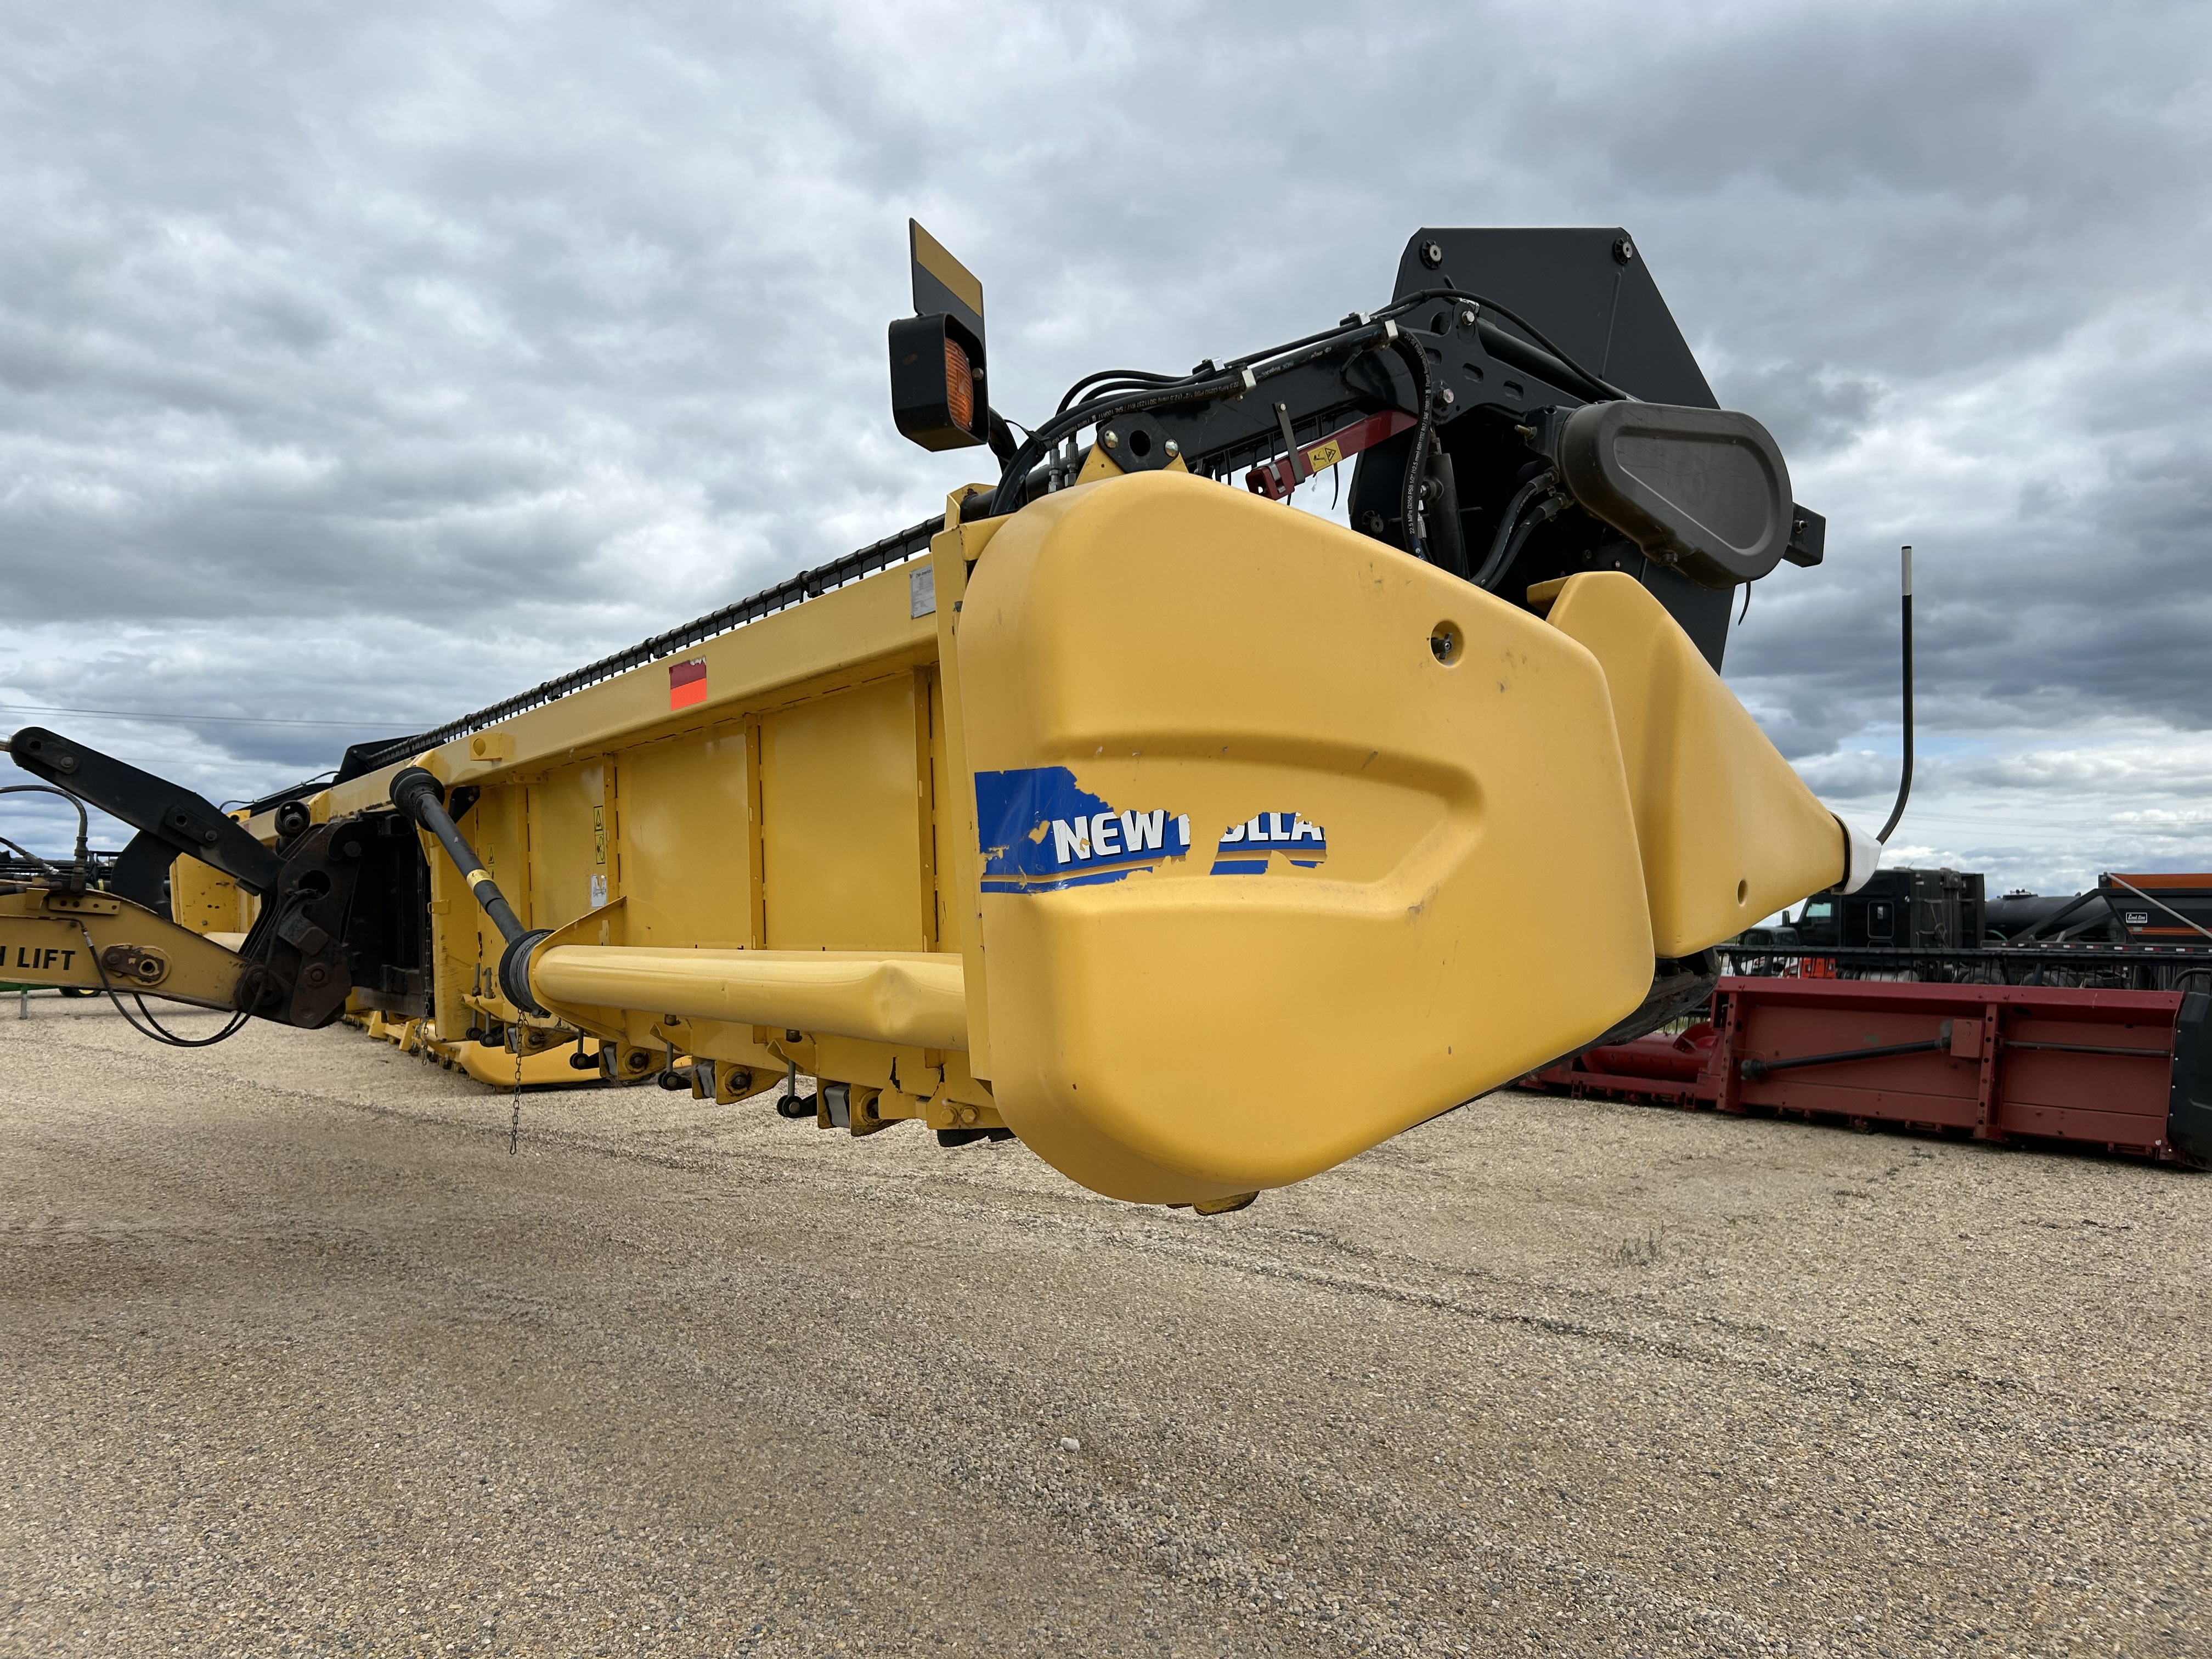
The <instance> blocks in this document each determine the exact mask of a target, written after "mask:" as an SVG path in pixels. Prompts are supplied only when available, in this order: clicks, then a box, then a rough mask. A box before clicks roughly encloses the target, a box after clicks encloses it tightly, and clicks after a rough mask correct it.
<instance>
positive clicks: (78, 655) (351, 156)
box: [0, 0, 2212, 891]
mask: <svg viewBox="0 0 2212 1659" xmlns="http://www.w3.org/2000/svg"><path fill="white" fill-rule="evenodd" d="M64 18H65V19H66V21H58V20H62V19H64ZM7 30H8V41H9V52H7V54H6V56H5V58H4V59H0V155H4V156H5V158H6V160H5V161H4V163H0V192H4V195H3V196H0V213H4V216H5V222H6V225H7V230H6V233H5V234H4V235H0V708H6V709H12V710H16V711H24V712H21V713H19V714H13V715H11V714H5V713H0V725H5V726H14V725H17V724H24V723H28V722H30V721H32V720H36V721H38V722H40V723H43V724H49V725H53V726H58V727H59V728H61V729H63V730H65V731H73V732H77V733H79V734H81V735H82V736H83V737H84V738H87V739H88V740H90V741H93V742H95V743H100V742H104V743H105V744H106V745H108V746H110V747H112V749H114V750H116V751H118V752H119V753H121V754H123V755H125V756H126V757H129V758H131V759H133V760H135V761H137V762H138V763H141V764H145V765H149V766H152V767H155V768H156V769H161V770H163V771H166V772H168V773H171V774H173V775H178V776H180V777H183V778H185V779H187V780H189V781H191V782H192V783H193V784H194V785H195V786H197V787H201V788H203V789H204V790H205V791H207V792H208V793H210V795H211V796H213V797H214V798H216V799H226V798H232V797H240V796H246V795H250V794H252V793H258V791H261V790H263V789H266V788H269V787H275V786H276V785H279V784H283V783H285V782H289V781H293V780H294V779H296V778H299V777H301V776H305V775H309V774H312V773H314V772H317V771H319V770H321V769H324V768H325V767H327V766H329V765H331V763H333V762H334V761H335V759H336V757H337V751H338V750H339V749H340V748H341V747H342V746H343V744H345V743H347V742H349V741H354V740H356V739H358V738H366V737H371V736H376V735H381V734H396V733H399V732H407V731H411V730H416V729H420V728H422V727H423V726H428V725H431V724H434V723H435V722H436V721H438V720H442V719H445V718H448V717H450V716H452V715H453V714H459V713H461V712H464V711H465V710H466V709H468V708H474V707H476V706H477V705H478V704H481V703H483V702H489V701H490V700H492V699H494V698H495V697H497V696H502V695H504V694H506V693H507V692H509V691H512V690H519V689H520V688H522V687H524V686H526V685H529V684H535V683H536V682H537V681H538V680H539V679H542V678H545V677H546V676H548V675H550V674H552V673H555V672H557V671H561V670H562V669H564V668H568V667H571V666H574V665H579V664H580V663H582V662H584V661H586V660H588V659H591V658H592V657H593V656H596V655H598V654H600V653H603V652H605V651H606V650H608V649H611V648H613V647H618V646H620V645H623V644H626V643H628V642H629V641H632V640H634V639H635V638H638V637H641V636H642V635H646V634H647V633H650V632H653V631H655V630H656V629H659V628H662V627H665V626H666V625H668V624H670V623H674V622H677V621H680V620H683V619H684V618H687V617H691V616H694V615H696V614H698V613H700V612H702V611H707V610H709V609H711V608H713V607H714V605H719V604H721V603H723V602H725V601H726V600H728V599H732V598H735V597H738V596H739V595H742V594H744V593H746V592H751V591H753V590H754V589H756V588H757V587H760V586H765V585H766V584H767V583H769V582H770V581H772V580H775V579H776V578H778V577H780V576H782V575H784V574H788V573H789V572H791V571H793V570H795V569H798V568H802V567H805V566H808V565H811V564H816V563H818V562H822V561H823V559H825V558H828V557H830V556H835V555H836V554H838V553H841V552H843V551H846V550H849V549H851V548H853V547H855V546H858V545H860V544H863V543H865V542H867V541H870V540H872V539H874V538H876V537H878V536H879V535H882V534H884V533H886V532H889V531H890V530H893V529H896V528H898V527H900V526H903V525H906V524H908V523H911V522H912V521H914V520H915V519H917V518H919V517H921V516H922V514H923V513H926V512H927V510H929V508H930V507H931V506H932V504H933V502H935V501H939V500H941V498H942V495H943V492H944V490H945V489H946V488H948V487H950V486H951V485H952V484H954V483H959V482H961V481H963V480H964V479H966V478H968V477H971V476H974V475H975V473H976V471H977V468H976V466H975V461H974V459H973V457H972V456H969V455H960V454H955V455H951V456H930V455H927V454H924V453H922V452H921V451H919V450H916V449H914V448H912V447H909V446H908V445H906V444H905V443H904V442H902V441H901V440H899V438H898V437H897V436H896V434H895V433H894V432H893V430H892V429H891V426H890V418H889V414H888V407H887V397H886V388H885V381H884V362H883V353H884V345H883V340H884V324H885V322H886V320H887V319H890V317H892V316H894V315H896V314H900V313H903V312H905V311H906V310H907V309H908V297H907V295H906V292H905V283H906V265H905V246H904V232H905V223H906V219H907V216H908V215H909V214H912V215H915V216H917V217H919V218H920V219H921V221H922V222H924V223H926V224H927V225H928V226H929V227H930V228H932V229H933V230H934V231H935V232H936V233H937V234H939V237H940V238H942V239H943V240H945V242H947V243H948V244H949V245H950V246H952V247H953V248H954V249H955V250H956V251H957V252H959V253H960V254H961V255H962V256H963V258H965V259H966V260H967V262H968V263H969V264H970V265H971V266H972V267H973V268H974V269H975V270H976V271H977V272H978V273H979V274H980V275H981V276H982V277H983V279H984V282H985V283H986V286H987V291H988V295H989V304H990V313H991V320H992V344H993V350H992V366H993V392H994V401H995V402H997V403H998V404H1000V407H1001V408H1002V409H1004V410H1006V412H1007V413H1008V414H1009V415H1011V416H1013V417H1014V418H1016V419H1018V420H1019V419H1023V418H1024V417H1028V416H1033V415H1035V414H1036V413H1037V412H1039V411H1040V410H1042V409H1044V408H1048V407H1049V404H1050V402H1051V401H1052V400H1053V399H1054V398H1056V396H1057V394H1058V392H1059V391H1060V388H1061V387H1062V386H1065V385H1066V383H1067V382H1068V381H1069V380H1073V378H1075V377H1076V376H1077V375H1079V374H1083V373H1085V372H1086V371H1088V370H1090V369H1092V368H1101V367H1106V366H1118V365H1123V364H1134V365H1140V366H1149V367H1156V368H1184V367H1187V366H1188V365H1189V364H1190V363H1192V362H1195V361H1196V360H1197V359H1198V358H1199V357H1200V356H1225V355H1229V354H1231V353H1234V352H1236V351H1238V350H1240V349H1249V348H1251V347H1253V346H1255V345H1258V344H1262V343H1267V342H1268V341H1271V340H1274V339H1279V338H1283V337H1288V336H1291V335H1295V334H1298V333H1302V332H1304V331H1308V330H1310V329H1311V328H1314V327H1316V326H1319V325H1322V324H1325V323H1327V322H1329V321H1332V320H1334V319H1335V318H1337V317H1339V316H1341V315H1342V314H1343V313H1345V312H1346V311H1347V310H1350V309H1352V308H1354V307H1358V308H1362V309H1364V308H1367V307H1371V306H1372V305H1374V304H1375V303H1376V302H1378V301H1380V300H1382V299H1383V298H1384V297H1386V296H1387V295H1388V292H1389V285H1390V283H1391V279H1392V276H1393V274H1394V272H1395V267H1396V262H1397V258H1398V254H1399V251H1400V249H1401V246H1403V244H1404V242H1405V240H1406V238H1407V235H1408V234H1410V233H1411V232H1412V231H1413V229H1414V228H1417V227H1419V226H1421V225H1424V224H1438V225H1442V224H1468V225H1480V224H1537V225H1542V224H1556V225H1575V224H1599V225H1611V224H1622V225H1626V227H1627V228H1629V229H1630V230H1631V231H1632V233H1633V234H1634V235H1635V237H1636V240H1637V241H1638V245H1639V246H1640V247H1641V248H1642V250H1643V252H1644V255H1645V257H1646V258H1647V260H1648V261H1649V264H1650V267H1651V269H1652V270H1653V272H1654V274H1655V275H1656V276H1657V278H1658V280H1659V283H1660V285H1661V287H1662V290H1663V291H1664V293H1665V294H1666V295H1667V297H1668V301H1669V302H1670V304H1671V306H1672V307H1673V309H1674V313H1675V316H1676V318H1677V319H1678V320H1679V321H1680V324H1681V325H1682V328H1683V331H1684V332H1685V333H1686V335H1687V336H1688V337H1689V339H1690V341H1691V343H1692V346H1693V347H1694V349H1696V350H1697V352H1698V354H1699V358H1700V360H1701V361H1702V362H1703V363H1704V365H1705V369H1706V372H1707V374H1708V376H1709V378H1710V379H1711V380H1712V382H1713V384H1714V386H1715V388H1716V390H1717V392H1718V393H1719V395H1720V397H1721V399H1722V401H1723V403H1724V404H1730V405H1733V406H1735V407H1740V408H1742V409H1745V410H1748V411H1750V412H1751V413H1753V414H1754V415H1756V416H1759V418H1760V419H1762V420H1764V421H1765V422H1766V423H1767V424H1768V425H1769V426H1771V428H1773V429H1774V430H1775V432H1776V433H1777V435H1778V436H1779V437H1780V438H1781V440H1782V441H1783V444H1784V450H1785V452H1786V453H1787V454H1788V456H1789V458H1790V466H1791V471H1792V474H1793V479H1794V482H1795V483H1796V493H1797V495H1798V496H1799V499H1801V500H1802V501H1806V502H1807V503H1808V504H1810V505H1813V506H1815V507H1819V508H1820V509H1821V510H1822V511H1823V512H1825V513H1826V514H1827V515H1828V520H1829V542H1828V547H1829V557H1828V562H1827V564H1826V566H1825V567H1824V568H1821V569H1820V570H1817V571H1810V572H1807V571H1798V570H1795V569H1792V568H1787V567H1785V568H1784V569H1783V570H1782V571H1781V572H1780V573H1778V574H1777V575H1776V577H1774V578H1773V579H1772V580H1770V581H1768V582H1765V583H1762V584H1761V585H1760V586H1759V589H1758V591H1757V592H1756V593H1755V595H1754V598H1753V604H1752V605H1751V609H1750V613H1749V617H1748V618H1747V621H1746V622H1745V623H1743V625H1742V626H1741V628H1740V629H1738V630H1737V631H1736V634H1735V638H1734V640H1733V641H1732V642H1731V645H1730V647H1729V678H1730V679H1731V681H1732V682H1733V683H1734V684H1735V686H1736V688H1737V690H1738V691H1739V692H1740V693H1741V696H1743V697H1744V698H1745V699H1746V701H1747V702H1748V703H1750V704H1751V706H1752V707H1753V708H1754V709H1755V710H1756V711H1758V713H1759V714H1760V716H1761V718H1762V720H1764V721H1765V723H1766V725H1767V728H1768V730H1769V731H1770V732H1771V734H1772V735H1773V736H1774V738H1776V740H1777V742H1778V743H1779V744H1781V745H1782V747H1783V749H1784V752H1785V753H1786V754H1788V755H1789V756H1790V758H1791V759H1792V760H1793V761H1795V762H1796V763H1797V764H1798V765H1799V766H1800V767H1801V769H1802V770H1803V771H1804V773H1805V775H1807V777H1808V779H1809V780H1810V781H1812V782H1813V783H1814V786H1815V787H1816V788H1818V789H1819V790H1820V791H1821V793H1823V795H1824V797H1826V799H1829V800H1830V801H1831V802H1832V804H1833V805H1837V806H1838V808H1839V809H1841V810H1844V811H1847V812H1850V813H1853V814H1855V815H1856V816H1857V817H1860V818H1862V819H1863V820H1866V821H1871V822H1872V823H1879V822H1880V820H1881V817H1882V816H1883V814H1884V812H1885V811H1886V810H1887V802H1888V795H1889V793H1890V792H1891V790H1893V787H1894V783H1895V776H1896V760H1895V757H1896V748H1897V736H1898V734H1897V726H1896V718H1897V716H1896V689H1895V671H1896V655H1895V653H1896V638H1895V636H1896V601H1895V597H1894V595H1895V583H1896V559H1897V556H1896V550H1897V547H1898V545H1899V544H1900V543H1903V542H1908V541H1909V542H1911V543H1912V544H1914V545H1915V546H1916V548H1917V550H1918V578H1919V580H1918V586H1919V589H1920V609H1919V614H1918V631H1919V635H1920V639H1921V646H1922V649H1921V658H1920V662H1921V684H1922V699H1921V753H1922V762H1921V771H1920V778H1921V781H1920V784H1919V787H1918V789H1917V792H1916V794H1915V798H1914V799H1915V806H1914V809H1913V811H1911V814H1910V815H1909V816H1908V817H1907V818H1906V820H1905V825H1904V826H1903V828H1902V829H1900V830H1899V835H1898V836H1897V838H1896V841H1895V842H1893V854H1892V861H1893V862H1897V861H1913V862H1935V861H1941V862H1947V863H1950V864H1953V865H1955V866H1960V867H1963V868H1969V869H1979V870H1984V871H1986V872H1989V874H1990V881H1991V886H1992V890H1998V889H2002V888H2004V887H2009V886H2013V885H2015V884H2027V885H2031V886H2036V887H2039V888H2041V889H2042V890H2046V891H2048V890H2072V889H2073V888H2074V887H2075V886H2077V885H2080V884H2084V883H2085V882H2087V880H2088V879H2089V878H2092V877H2093V873H2094V872H2096V871H2098V870H2100V869H2121V870H2139V869H2204V868H2208V867H2212V696H2208V692H2212V652H2208V649H2207V641H2208V634H2212V558H2208V543H2207V529H2206V525H2207V521H2208V520H2207V515H2208V509H2212V422H2208V420H2207V418H2206V416H2205V411H2204V407H2203V405H2204V404H2205V401H2206V398H2205V393H2206V392H2207V391H2208V389H2212V319H2208V317H2207V314H2206V303H2205V299H2206V283H2205V281H2204V277H2203V271H2204V269H2205V260H2206V256H2207V255H2208V253H2212V226H2208V216H2207V208H2208V203H2212V189H2209V188H2208V185H2207V184H2206V182H2205V181H2206V179H2207V178H2208V177H2209V176H2212V174H2208V169H2207V165H2206V164H2207V161H2208V159H2212V157H2208V149H2212V142H2209V141H2212V80H2208V78H2207V65H2208V64H2212V53H2209V52H2208V47H2212V8H2208V7H2204V6H2203V5H2197V6H2193V7H2189V6H2181V5H2173V6H2160V5H2130V4H2125V3H2112V0H2106V3H2103V4H2100V5H2099V6H2095V7H2085V6H2082V5H2080V4H2078V3H2077V4H2067V5H2057V4H2038V3H2033V0H2010V3H2006V4H2002V5H1971V6H1970V5H1944V4H1941V3H1931V0H1917V3H1913V4H1910V5H1901V4H1899V5H1887V4H1881V3H1869V0H1850V3H1838V4H1808V5H1798V6H1791V5H1788V4H1785V3H1778V0H1760V3H1756V4H1741V5H1728V4H1716V3H1699V4H1693V5H1692V4H1680V5H1670V4H1667V3H1663V0H1643V3H1637V4H1628V3H1621V0H1614V3H1574V0H1567V3H1548V4H1546V5H1544V6H1541V7H1538V6H1528V5H1524V6H1509V5H1492V6H1480V5H1474V6H1463V7H1437V8H1414V7H1407V6H1404V5H1391V6H1381V5H1376V6H1366V7H1363V6H1360V5H1358V4H1348V3H1331V4H1328V5H1327V6H1307V5H1302V4H1297V3H1286V0H1278V3H1272V4H1269V5H1267V6H1265V7H1260V6H1253V7H1232V6H1222V5H1218V4H1217V5H1207V6H1198V5H1190V6H1178V5H1175V4H1157V5H1153V6H1149V7H1146V8H1143V9H1140V10H1131V9H1127V8H1116V7H1093V8H1075V7H1055V8H1042V7H1030V8H1022V7H1001V6H994V5H992V4H990V3H987V0H963V3H961V4H959V5H957V6H946V7H944V8H942V9H936V10H932V9H929V8H927V7H926V6H922V5H915V4H909V5H902V6H874V5H870V4H867V3H847V4H844V5H842V6H838V7H834V8H833V7H827V6H824V7H818V8H790V9H782V10H778V9H774V8H771V7H769V6H764V5H756V6H750V7H746V8H733V7H728V6H711V7H710V6H698V7H679V6H672V5H667V6H653V7H620V8H617V7H615V6H611V5H604V4H603V5H599V6H562V5H526V4H514V5H507V6H497V7H494V6H483V7H471V6H467V5H464V4H460V3H453V0H447V3H441V4H439V5H435V6H423V7H419V8H410V7H409V6H406V5H404V4H390V5H382V6H378V7H374V8H362V7H343V8H342V7H336V6H332V7H328V8H324V9H318V8H313V7H308V6H302V5H287V6H283V7H276V6H270V7H266V8H261V7H253V6H247V5H238V6H232V7H208V6H201V5H195V4H191V3H188V0H170V3H167V4H164V5H161V6H159V7H151V6H144V5H137V6H132V7H127V8H126V7H103V6H100V5H98V4H79V5H76V6H73V7H70V8H68V9H63V8H53V7H47V8H36V9H33V8H31V7H27V6H19V7H12V8H9V12H8V25H7ZM61 710H68V711H72V712H69V713H61V712H55V711H61ZM82 711H99V712H92V713H88V712H82ZM117 712H120V713H121V714H128V715H135V716H137V717H138V718H134V719H118V718H114V717H112V716H113V714H115V713H117ZM16 799H21V798H16ZM12 822H13V823H15V824H18V825H23V824H27V825H29V826H30V833H31V834H32V835H33V838H35V839H39V840H41V841H43V842H46V844H48V845H58V844H59V842H60V840H61V831H60V820H59V818H58V817H50V816H46V815H44V814H42V813H40V812H37V811H33V812H31V813H29V814H28V815H27V817H14V818H13V819H12ZM8 833H11V834H12V833H15V832H14V830H12V829H10V830H9V831H8Z"/></svg>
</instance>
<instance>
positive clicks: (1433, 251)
mask: <svg viewBox="0 0 2212 1659" xmlns="http://www.w3.org/2000/svg"><path fill="white" fill-rule="evenodd" d="M1443 262H1444V251H1443V249H1442V248H1441V247H1438V246H1437V245H1436V244H1435V243H1434V242H1424V243H1422V244H1421V263H1422V264H1425V265H1426V266H1427V267H1428V268H1429V269H1430V270H1435V269H1436V268H1437V266H1438V265H1440V264H1443Z"/></svg>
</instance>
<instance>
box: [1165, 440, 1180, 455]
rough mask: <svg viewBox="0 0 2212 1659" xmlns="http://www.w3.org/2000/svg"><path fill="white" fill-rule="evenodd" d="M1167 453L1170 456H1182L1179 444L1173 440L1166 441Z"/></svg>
mask: <svg viewBox="0 0 2212 1659" xmlns="http://www.w3.org/2000/svg"><path fill="white" fill-rule="evenodd" d="M1168 453H1169V454H1170V455H1180V454H1182V445H1181V444H1179V443H1177V442H1176V441H1175V440H1174V439H1173V438H1170V439H1169V440H1168Z"/></svg>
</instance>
